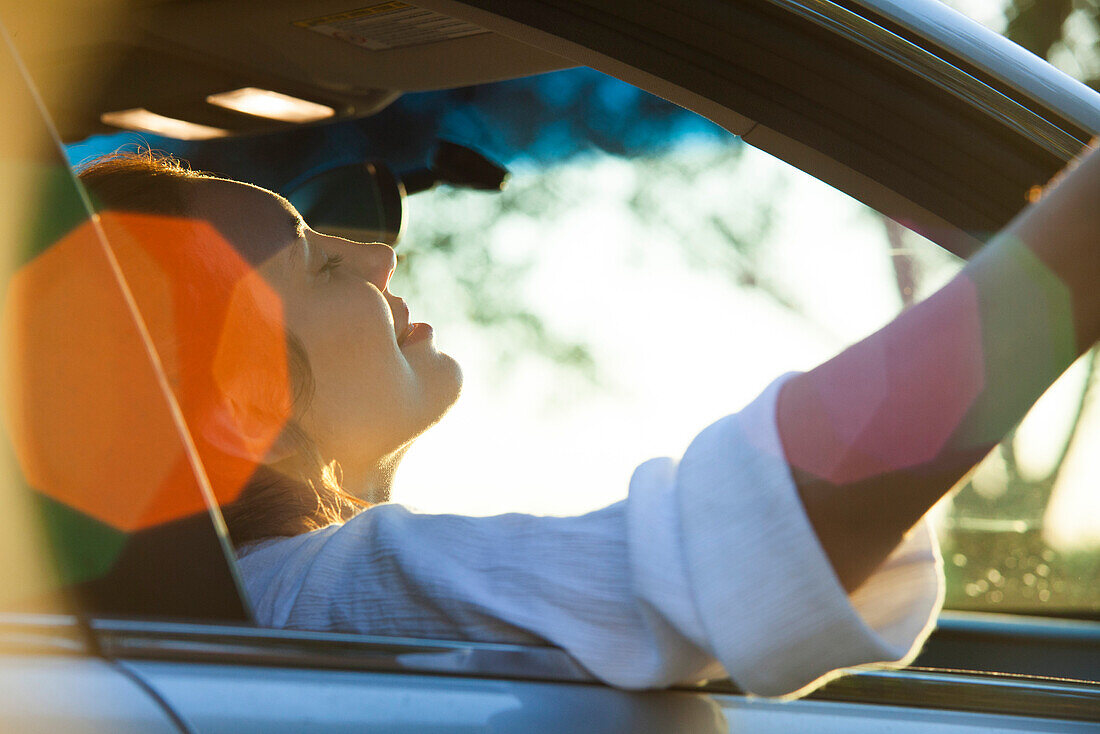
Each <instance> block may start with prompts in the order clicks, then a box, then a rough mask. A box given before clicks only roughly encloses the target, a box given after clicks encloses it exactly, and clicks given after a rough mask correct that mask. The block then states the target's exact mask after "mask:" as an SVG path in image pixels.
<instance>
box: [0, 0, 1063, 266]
mask: <svg viewBox="0 0 1100 734" xmlns="http://www.w3.org/2000/svg"><path fill="white" fill-rule="evenodd" d="M53 4H54V5H55V6H56V8H57V12H55V13H43V12H41V11H40V9H39V8H40V6H39V5H37V4H26V6H25V7H24V8H22V9H20V8H18V7H17V8H14V9H13V10H11V11H8V14H9V17H5V23H6V24H7V25H8V26H9V27H10V28H12V29H14V30H15V33H14V34H13V35H14V36H15V40H16V45H17V47H18V48H19V49H20V51H21V53H22V55H23V56H24V59H25V61H26V63H27V64H28V66H29V67H30V69H31V72H32V75H33V76H34V78H35V79H36V81H37V84H38V85H39V87H40V90H41V92H42V94H43V96H44V98H45V100H46V104H47V108H48V109H50V111H51V114H52V116H53V118H54V121H55V124H56V125H57V127H58V129H59V131H60V135H61V136H62V138H63V139H65V140H66V141H72V140H78V139H81V138H83V137H86V136H88V135H90V134H94V133H101V132H105V131H108V130H109V129H110V128H108V127H107V126H105V125H104V124H103V123H102V122H101V121H100V116H101V115H102V114H103V113H104V112H109V111H113V110H126V109H133V108H146V109H149V110H151V111H153V112H157V113H159V114H163V115H166V116H169V117H175V118H180V119H186V120H189V121H193V122H197V123H200V124H205V125H212V126H215V127H220V128H224V129H227V130H229V131H230V132H231V134H252V133H257V132H265V131H272V130H276V129H278V128H279V127H280V126H282V127H286V126H287V124H286V123H272V122H271V121H262V120H259V119H258V118H252V117H249V116H246V115H242V114H240V113H235V112H231V111H228V110H224V109H221V108H218V107H214V106H212V105H209V104H206V102H205V97H206V95H208V94H211V93H213V92H215V91H219V90H227V89H235V88H239V87H242V86H255V87H261V88H264V89H274V90H277V91H281V92H284V93H287V94H291V95H296V96H300V97H302V98H305V99H309V100H311V101H316V102H318V103H321V104H326V105H329V106H331V107H332V108H333V109H334V110H336V116H335V118H333V119H341V118H353V117H360V116H364V115H369V114H372V113H374V112H377V111H378V110H380V109H382V108H383V107H384V106H386V105H387V104H388V103H389V102H391V101H392V100H393V99H394V98H395V96H396V95H398V94H400V93H401V92H405V91H416V90H429V89H441V88H454V87H461V86H465V85H470V84H475V83H481V82H488V81H494V80H502V79H508V78H516V77H520V76H525V75H530V74H537V73H541V72H546V71H550V70H554V69H561V68H566V67H570V66H575V65H577V64H587V65H591V66H594V67H596V68H601V69H606V70H607V71H610V72H614V73H616V75H620V76H622V78H624V79H626V80H627V81H631V82H632V83H635V84H637V85H639V86H643V88H648V91H653V92H656V93H658V94H659V95H661V96H666V97H667V98H668V99H670V100H671V101H674V102H677V103H680V104H685V105H693V106H695V107H696V108H698V109H701V110H702V111H703V112H704V113H705V114H707V115H708V116H710V117H711V118H712V119H713V120H715V121H716V122H718V123H719V124H723V125H724V126H726V127H727V128H728V129H730V130H731V131H732V132H734V133H737V134H743V135H744V138H745V140H746V141H747V142H749V143H750V144H753V145H756V146H758V147H760V148H762V149H764V150H765V151H767V152H769V153H771V154H773V155H775V156H777V157H779V158H781V159H783V160H786V161H788V162H790V163H792V164H794V165H796V166H797V167H799V168H802V169H803V170H806V171H807V172H809V173H811V174H813V175H816V176H818V177H819V178H821V179H822V180H825V181H826V182H828V183H831V184H832V185H834V186H836V187H837V188H839V189H841V190H842V191H845V192H847V193H849V194H851V195H853V196H855V197H856V198H858V199H861V200H863V201H864V202H865V203H868V204H869V205H871V206H873V207H875V208H877V209H879V210H880V211H883V212H884V213H886V214H887V215H890V216H893V217H894V218H896V219H898V220H899V221H904V222H906V223H908V224H910V225H911V226H913V227H914V228H915V229H917V230H918V231H921V232H922V234H925V235H926V236H928V237H929V238H930V239H933V240H934V241H936V242H938V243H940V244H941V245H943V246H945V247H946V248H947V249H949V250H951V251H953V252H955V253H956V254H960V255H963V256H967V255H969V254H970V253H971V252H973V251H974V249H976V247H977V246H979V244H980V241H981V240H982V239H983V238H984V237H985V236H986V235H987V234H988V233H991V232H994V231H996V230H997V229H999V228H1000V227H1001V226H1003V224H1005V223H1006V222H1007V221H1008V220H1009V219H1010V218H1011V217H1012V216H1013V215H1014V214H1015V213H1016V212H1017V211H1018V210H1019V209H1020V208H1022V206H1023V205H1024V203H1026V194H1027V192H1028V191H1029V190H1030V189H1031V188H1032V187H1033V186H1034V185H1036V184H1041V183H1042V182H1044V181H1045V180H1047V178H1049V176H1050V175H1052V174H1053V173H1054V172H1055V171H1056V170H1058V168H1060V167H1061V165H1062V163H1063V159H1061V158H1059V157H1058V156H1056V155H1052V154H1051V153H1050V152H1048V151H1045V150H1042V149H1040V148H1039V147H1038V146H1036V145H1034V144H1032V143H1029V142H1027V141H1025V140H1022V139H1021V137H1020V136H1019V135H1018V134H1017V133H1015V132H1014V131H1012V130H1010V129H1008V128H1007V127H1005V126H1004V125H1002V124H1001V123H1000V122H998V121H996V120H992V119H990V118H988V117H985V116H984V115H983V114H981V113H980V112H977V111H975V110H974V109H972V108H970V107H969V106H968V105H967V104H965V103H964V102H962V101H960V100H958V99H956V98H954V97H952V96H951V95H950V94H946V93H944V92H943V90H941V89H937V88H934V87H933V86H932V85H930V84H928V83H926V82H924V81H923V80H920V79H915V78H911V77H910V76H904V75H901V74H898V73H897V71H896V69H894V68H893V67H892V66H891V64H890V63H889V62H887V61H885V60H884V59H882V58H879V57H876V55H875V54H873V53H871V52H870V51H868V50H866V49H862V48H857V47H855V46H853V45H852V44H849V43H845V42H844V41H843V40H842V39H837V38H836V37H834V36H833V35H832V34H830V33H828V32H826V31H824V30H823V29H821V28H820V27H816V26H814V25H813V24H811V23H809V22H808V21H805V20H802V19H798V18H793V17H789V16H784V15H781V14H780V13H778V12H777V11H776V9H775V7H774V6H773V5H772V4H770V3H767V2H763V1H762V0H753V1H752V2H747V3H742V4H738V5H736V6H732V5H730V4H729V3H722V2H716V1H715V2H712V1H710V0H705V1H703V2H698V3H695V4H694V5H693V6H692V8H691V9H690V10H689V11H684V12H679V13H678V12H674V11H673V10H670V9H669V8H667V7H665V6H664V5H662V4H661V3H656V2H639V3H631V4H629V7H623V4H622V3H615V2H610V0H608V1H606V2H593V3H587V4H585V5H584V7H583V8H581V7H580V6H578V7H576V8H572V9H563V8H559V7H557V6H556V5H555V4H552V3H524V4H513V5H508V4H502V3H497V2H492V0H478V1H476V2H470V3H465V4H463V5H461V6H455V4H454V3H447V2H445V0H438V1H437V0H431V1H429V2H425V3H423V5H424V6H426V7H437V6H438V7H444V8H452V7H459V8H465V9H464V10H456V11H455V12H456V14H457V13H458V12H461V13H463V15H464V16H466V15H469V16H470V17H473V18H475V19H476V20H477V22H478V23H479V24H480V25H479V27H490V26H492V28H491V29H490V30H487V31H485V32H477V33H475V34H473V35H468V36H465V37H461V38H452V39H449V40H443V41H437V42H433V43H428V44H421V45H414V46H408V47H401V48H392V49H387V50H381V51H373V50H372V51H364V50H363V49H359V48H355V47H352V46H350V45H349V44H345V43H342V42H339V41H336V40H334V39H332V38H328V37H326V36H324V35H322V34H318V33H310V32H305V31H303V29H302V28H301V27H298V26H296V23H301V22H302V21H304V20H308V19H310V18H313V17H317V16H323V15H324V14H325V13H332V12H334V11H344V10H348V9H349V8H348V7H345V6H344V5H341V4H335V3H332V2H294V1H293V0H278V1H277V2H269V3H264V4H263V5H262V6H257V5H254V4H240V3H233V2H227V1H225V0H205V1H203V2H171V1H169V2H136V3H132V4H128V5H126V6H123V7H122V9H120V8H119V4H118V3H108V2H106V1H105V0H101V1H100V2H93V3H81V4H77V5H76V6H74V7H72V8H69V7H67V6H68V5H72V4H71V3H66V2H65V0H54V2H53ZM469 6H474V7H472V8H471V7H469ZM484 10H488V11H492V12H495V13H497V15H488V14H486V13H485V12H484ZM63 11H64V12H63ZM501 16H506V17H501ZM59 21H61V23H60V27H59ZM517 21H518V22H517ZM547 32H553V33H554V34H555V35H556V36H558V37H559V39H560V42H559V41H555V42H554V44H553V48H554V50H555V51H558V52H560V54H562V55H559V54H556V53H550V52H548V51H545V50H542V49H540V48H537V47H536V46H535V45H532V44H535V43H541V44H542V45H543V46H544V47H546V45H547V43H549V42H548V41H547V39H548V38H550V37H549V36H548V35H547ZM516 38H519V39H521V40H515V39H516ZM639 38H644V39H645V41H646V42H645V43H637V42H636V41H637V40H638V39H639ZM731 41H732V42H731ZM592 46H598V47H600V48H601V52H600V53H595V52H590V51H587V50H586V48H587V47H592ZM564 54H568V56H569V58H565V57H564ZM660 80H664V81H660ZM857 109H858V110H861V112H860V114H859V115H853V113H852V111H853V110H857ZM989 171H996V172H997V174H998V175H996V176H994V177H993V178H992V179H990V178H989V176H988V175H986V174H987V172H989ZM979 178H981V180H979Z"/></svg>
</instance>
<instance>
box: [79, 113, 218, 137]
mask: <svg viewBox="0 0 1100 734" xmlns="http://www.w3.org/2000/svg"><path fill="white" fill-rule="evenodd" d="M99 119H100V120H101V121H102V122H103V123H105V124H107V125H114V126H115V127H121V128H125V129H127V130H144V131H145V132H150V133H156V134H157V135H164V136H166V137H169V138H176V139H177V140H209V139H210V138H224V137H225V136H226V135H228V134H229V131H228V130H223V129H221V128H220V127H210V126H209V125H199V124H198V123H194V122H187V121H186V120H177V119H176V118H174V117H165V116H164V115H158V114H157V113H156V112H150V111H149V110H147V109H144V108H142V107H135V108H134V109H131V110H118V111H116V112H104V113H103V114H102V115H100V116H99Z"/></svg>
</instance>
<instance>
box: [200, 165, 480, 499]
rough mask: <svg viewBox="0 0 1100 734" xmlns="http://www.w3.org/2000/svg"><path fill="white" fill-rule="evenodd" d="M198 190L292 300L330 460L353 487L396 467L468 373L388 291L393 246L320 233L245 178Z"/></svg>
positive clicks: (314, 432) (309, 413)
mask: <svg viewBox="0 0 1100 734" xmlns="http://www.w3.org/2000/svg"><path fill="white" fill-rule="evenodd" d="M197 198H198V202H197V204H198V206H199V208H200V210H201V211H203V212H207V211H213V212H214V213H215V215H214V217H213V218H212V219H213V223H214V224H215V226H217V227H218V228H219V230H220V231H221V232H222V233H223V234H224V235H226V236H227V237H228V238H229V239H230V240H231V241H232V242H233V243H234V245H235V246H236V247H237V249H238V250H239V251H242V254H243V255H244V256H245V257H246V258H247V259H249V260H250V261H251V262H253V263H254V264H255V265H256V267H257V268H258V269H259V271H260V273H261V274H262V275H263V276H264V279H265V280H266V281H267V283H268V284H269V285H270V286H271V287H272V288H273V289H274V290H275V291H276V292H277V293H278V294H279V296H280V297H281V299H282V306H283V314H282V317H283V319H284V320H285V325H286V329H287V330H288V331H289V332H290V333H291V334H293V335H294V336H295V337H296V338H297V339H298V340H299V341H300V342H301V344H302V346H303V347H304V349H305V352H306V354H307V356H308V357H309V362H310V366H311V368H312V372H313V378H314V381H315V384H316V389H315V392H314V394H313V399H312V401H311V402H310V404H309V407H308V408H307V410H306V413H305V414H304V415H302V416H301V421H302V424H303V427H304V428H305V429H306V431H307V432H309V434H310V435H311V436H312V437H313V439H314V441H316V443H317V445H318V447H319V448H320V450H321V453H322V456H323V458H324V459H325V460H326V461H328V460H332V459H336V460H337V461H339V462H340V465H341V467H342V469H343V471H344V475H345V484H346V486H347V487H348V489H349V491H357V489H358V488H357V487H356V486H355V484H356V483H357V482H358V483H362V482H367V483H369V482H370V481H371V478H372V474H376V473H378V471H379V466H380V465H381V466H382V469H381V471H382V473H383V474H386V473H387V472H388V471H389V469H387V468H386V465H387V464H389V463H393V461H394V458H395V457H396V456H399V455H400V451H401V449H402V448H403V447H404V446H406V445H407V444H408V443H409V442H410V441H411V440H412V439H414V438H415V437H416V436H418V435H419V434H420V433H422V432H423V431H424V430H426V429H427V428H429V427H430V426H431V425H433V424H434V423H435V422H436V421H438V420H439V418H441V417H442V416H443V414H444V413H445V412H446V411H447V409H448V408H450V406H451V405H452V404H453V403H454V401H455V400H456V399H457V397H458V393H459V389H460V386H461V381H462V378H461V372H460V370H459V368H458V365H457V363H456V362H455V361H454V360H453V359H452V358H451V357H449V356H448V355H446V354H443V353H441V352H440V351H438V350H437V349H436V347H435V343H434V339H433V334H432V329H431V327H430V326H428V325H427V324H424V323H418V322H416V321H415V315H410V312H409V308H408V307H407V306H406V304H405V302H404V301H403V300H402V299H400V298H398V297H397V296H395V295H393V294H392V293H390V292H389V291H388V289H387V288H388V284H389V280H390V276H391V275H392V274H393V270H394V266H395V263H396V259H395V256H394V252H393V249H392V248H390V247H389V246H388V245H384V244H362V243H358V242H352V241H350V240H345V239H342V238H339V237H333V236H329V235H324V234H320V233H318V232H314V231H312V230H311V229H309V227H308V226H307V225H306V223H305V222H303V221H302V219H301V217H300V216H299V214H298V213H297V212H296V211H295V210H294V208H293V207H292V206H291V205H290V204H289V203H288V202H286V201H285V200H284V199H282V198H281V197H279V196H277V195H275V194H273V193H271V192H269V191H266V190H264V189H260V188H257V187H254V186H250V185H247V184H240V183H236V182H229V181H213V182H208V183H207V182H204V184H203V185H201V186H200V187H199V194H198V196H197Z"/></svg>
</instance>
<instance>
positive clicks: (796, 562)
mask: <svg viewBox="0 0 1100 734" xmlns="http://www.w3.org/2000/svg"><path fill="white" fill-rule="evenodd" d="M785 379H786V377H784V378H780V379H779V380H777V381H776V382H774V383H773V384H772V385H771V386H770V387H769V388H768V389H767V390H766V391H765V392H764V393H763V394H762V395H761V396H760V397H759V398H757V399H756V400H755V401H754V402H753V403H752V404H750V405H749V406H748V407H746V408H745V409H744V410H742V411H741V412H740V413H738V414H736V415H733V416H729V417H727V418H724V419H722V420H720V421H718V422H717V423H714V424H713V425H711V426H709V427H708V428H707V429H706V430H704V431H703V432H702V433H700V434H699V436H698V437H697V438H696V439H695V440H694V441H693V442H692V444H691V445H690V446H689V448H688V450H687V451H686V452H685V454H684V457H683V459H682V460H681V462H680V464H679V467H678V469H677V472H676V478H675V483H676V500H677V501H676V504H677V507H678V510H679V515H680V516H679V529H680V533H681V536H680V537H681V543H680V547H681V549H682V553H683V561H682V562H683V564H684V574H685V576H686V578H687V583H688V585H689V586H690V588H691V600H692V601H693V602H694V605H695V609H696V610H697V615H698V618H699V620H700V626H701V633H700V634H702V636H703V637H704V639H705V640H706V648H707V649H708V650H709V651H711V652H712V653H713V654H714V655H715V657H716V658H717V659H718V660H719V661H721V662H722V664H723V665H724V666H725V668H726V670H727V672H728V673H729V675H730V676H731V677H732V678H733V679H734V680H735V681H736V682H737V683H738V684H739V685H740V686H741V687H743V688H744V689H746V690H748V691H750V692H753V693H757V694H760V695H765V696H788V695H790V696H795V695H802V694H805V693H807V692H808V691H810V690H812V689H813V688H815V687H817V686H819V685H821V684H822V683H824V682H826V681H827V680H829V679H830V678H831V677H835V675H837V672H836V671H838V670H839V669H841V668H847V667H853V666H858V665H866V664H872V663H877V664H891V665H895V666H901V665H905V664H907V663H908V662H909V661H910V660H912V659H913V657H915V656H916V654H917V652H918V651H919V650H920V647H921V645H922V644H923V642H924V640H925V639H926V638H927V636H928V634H929V633H930V632H931V630H932V628H933V626H934V621H935V616H936V614H937V613H938V611H939V608H940V606H941V605H942V603H943V582H942V563H941V561H940V558H939V553H938V550H937V546H936V543H935V540H934V537H933V535H932V531H931V528H930V526H929V524H928V522H927V520H922V521H921V522H920V523H919V524H918V525H917V526H916V527H915V528H914V529H913V530H912V531H910V533H909V534H908V535H907V537H906V538H905V539H904V540H903V542H902V543H901V544H900V545H899V546H898V547H897V548H896V549H895V550H894V552H893V553H892V554H891V555H890V557H889V558H888V559H887V560H886V561H885V562H884V563H883V564H882V565H881V566H880V567H879V568H878V569H877V570H876V572H875V573H874V574H873V575H872V577H871V578H870V579H868V580H867V581H866V582H865V583H864V584H863V585H862V586H861V587H860V588H859V589H857V590H856V591H855V592H854V593H853V594H851V595H850V596H849V595H848V594H847V593H845V591H844V589H843V587H842V586H841V584H840V581H839V580H838V579H837V577H836V574H835V573H834V572H833V569H832V566H831V565H830V564H829V561H828V559H827V558H826V556H825V554H824V552H823V550H822V549H821V546H820V545H819V544H818V542H817V537H816V535H815V534H814V531H813V528H812V526H811V525H810V521H809V519H808V518H807V516H806V513H805V510H804V509H803V507H802V503H801V501H800V500H799V497H798V492H797V489H796V487H795V485H794V481H793V479H792V477H791V472H790V469H789V467H788V465H787V463H786V461H785V459H784V456H783V450H782V444H781V443H780V438H779V431H778V427H777V421H776V417H775V416H776V402H777V399H778V394H779V389H780V387H781V386H782V383H783V382H784V381H785Z"/></svg>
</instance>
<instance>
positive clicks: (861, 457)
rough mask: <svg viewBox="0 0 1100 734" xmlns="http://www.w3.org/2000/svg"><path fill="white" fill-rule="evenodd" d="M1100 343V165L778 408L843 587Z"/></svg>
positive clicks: (1056, 190) (1086, 167) (1069, 181)
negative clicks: (1084, 355) (948, 281)
mask: <svg viewBox="0 0 1100 734" xmlns="http://www.w3.org/2000/svg"><path fill="white" fill-rule="evenodd" d="M1098 337H1100V154H1098V153H1097V152H1096V149H1095V146H1094V147H1093V149H1092V151H1091V152H1090V153H1089V154H1087V155H1085V156H1083V157H1082V158H1081V159H1079V161H1078V162H1077V163H1076V164H1075V165H1072V166H1071V167H1070V168H1068V169H1067V170H1066V171H1064V172H1063V173H1062V174H1060V175H1059V176H1058V178H1056V179H1055V181H1054V182H1053V183H1052V184H1051V185H1050V186H1048V187H1047V191H1046V192H1045V193H1044V195H1043V196H1042V198H1041V200H1040V201H1039V202H1038V203H1036V204H1033V205H1031V206H1029V207H1028V208H1027V209H1025V210H1024V211H1023V212H1022V213H1021V214H1020V215H1019V216H1017V217H1016V218H1015V219H1014V220H1013V221H1012V222H1011V223H1010V224H1009V225H1008V226H1007V227H1006V228H1005V229H1004V230H1003V231H1002V232H1000V233H999V234H998V235H997V237H996V238H994V240H993V241H992V242H991V243H990V244H989V245H987V246H986V247H985V248H984V249H983V250H982V251H981V252H980V253H979V254H978V255H977V256H976V257H975V258H974V259H973V260H972V261H971V262H970V263H969V264H968V265H967V266H966V267H965V268H964V269H963V270H962V272H961V273H960V274H959V275H958V276H957V277H955V278H954V279H953V280H952V281H951V282H950V283H948V284H947V285H946V286H944V287H943V288H942V289H940V290H939V291H937V292H936V293H935V294H934V295H932V296H931V297H929V298H928V299H926V300H925V301H923V302H921V303H920V304H918V305H917V306H914V307H913V308H911V309H909V310H908V311H906V312H905V313H903V314H901V315H900V316H899V317H898V318H896V319H895V320H894V321H892V322H891V323H890V324H889V325H887V326H886V327H884V328H883V329H881V330H880V331H878V332H876V333H875V334H873V335H871V336H870V337H868V338H866V339H864V340H863V341H861V342H859V343H858V344H855V345H853V346H851V347H849V348H848V349H846V350H844V351H843V352H841V353H840V354H839V355H837V356H836V357H834V358H833V359H831V360H829V361H828V362H826V363H825V364H823V365H821V366H820V367H818V368H817V369H814V370H812V371H810V372H807V373H806V374H803V375H799V376H798V377H796V378H794V379H792V380H791V381H790V382H788V383H787V384H786V385H785V386H784V388H783V391H782V393H781V394H780V396H779V408H778V412H779V416H778V420H779V432H780V436H781V438H782V441H783V448H784V451H785V453H786V457H787V461H788V462H789V463H790V465H791V467H792V470H793V473H794V478H795V482H796V484H797V486H798V489H799V493H800V495H801V498H802V501H803V504H804V505H805V508H806V512H807V514H808V515H809V518H810V521H811V523H812V524H813V527H814V530H815V531H816V532H817V535H818V539H819V540H820V542H821V544H822V546H823V547H824V549H825V552H826V554H827V555H828V557H829V559H830V561H831V562H832V565H833V568H834V569H835V570H836V572H837V575H838V576H839V578H840V581H841V583H842V584H843V585H844V587H845V588H846V589H848V590H849V591H851V590H853V589H855V588H856V587H858V586H859V585H860V584H861V583H863V581H864V580H866V579H867V578H868V576H870V574H871V573H872V572H873V571H874V569H875V568H876V567H877V566H878V565H879V564H880V563H881V562H882V561H883V560H884V559H885V558H886V556H887V555H888V554H889V553H890V551H891V550H892V549H893V548H894V547H895V546H896V545H897V544H898V542H899V541H900V540H901V538H902V536H903V535H904V534H905V533H906V532H907V531H908V530H909V529H910V528H911V527H912V526H913V525H914V524H915V523H916V522H917V521H918V520H919V519H920V517H921V516H922V515H923V514H924V513H925V512H927V511H928V509H929V508H931V507H932V505H933V504H935V502H936V501H937V500H939V499H940V498H941V497H942V496H943V495H944V494H945V493H946V492H947V491H948V490H949V489H950V488H951V487H952V486H953V485H954V484H955V483H956V482H957V481H958V479H959V478H960V477H962V476H963V475H964V474H965V473H966V472H967V471H968V470H969V469H970V468H971V467H972V466H974V464H976V463H977V462H978V461H979V460H980V459H981V458H982V457H983V456H985V455H986V454H987V453H988V452H989V450H990V449H991V448H993V446H994V445H996V443H997V442H998V441H999V440H1000V438H1001V437H1002V436H1003V435H1004V434H1005V433H1007V432H1008V431H1009V430H1010V429H1011V428H1012V426H1013V425H1014V424H1015V423H1016V422H1018V421H1019V420H1020V419H1021V418H1022V417H1023V415H1024V413H1025V412H1026V411H1027V409H1028V408H1029V407H1030V406H1031V405H1032V404H1033V403H1034V402H1035V401H1036V400H1037V399H1038V398H1039V396H1040V395H1042V393H1043V391H1044V390H1046V388H1047V387H1048V386H1049V385H1050V384H1051V383H1052V382H1053V381H1054V380H1055V379H1057V378H1058V376H1059V375H1061V374H1062V372H1063V371H1064V370H1065V369H1066V368H1067V367H1068V366H1069V365H1070V364H1071V363H1072V361H1073V360H1074V359H1075V358H1076V357H1077V356H1078V355H1079V354H1080V353H1081V352H1082V351H1084V350H1085V349H1087V348H1088V347H1089V346H1090V345H1091V344H1092V343H1093V342H1094V341H1096V340H1097V338H1098Z"/></svg>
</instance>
